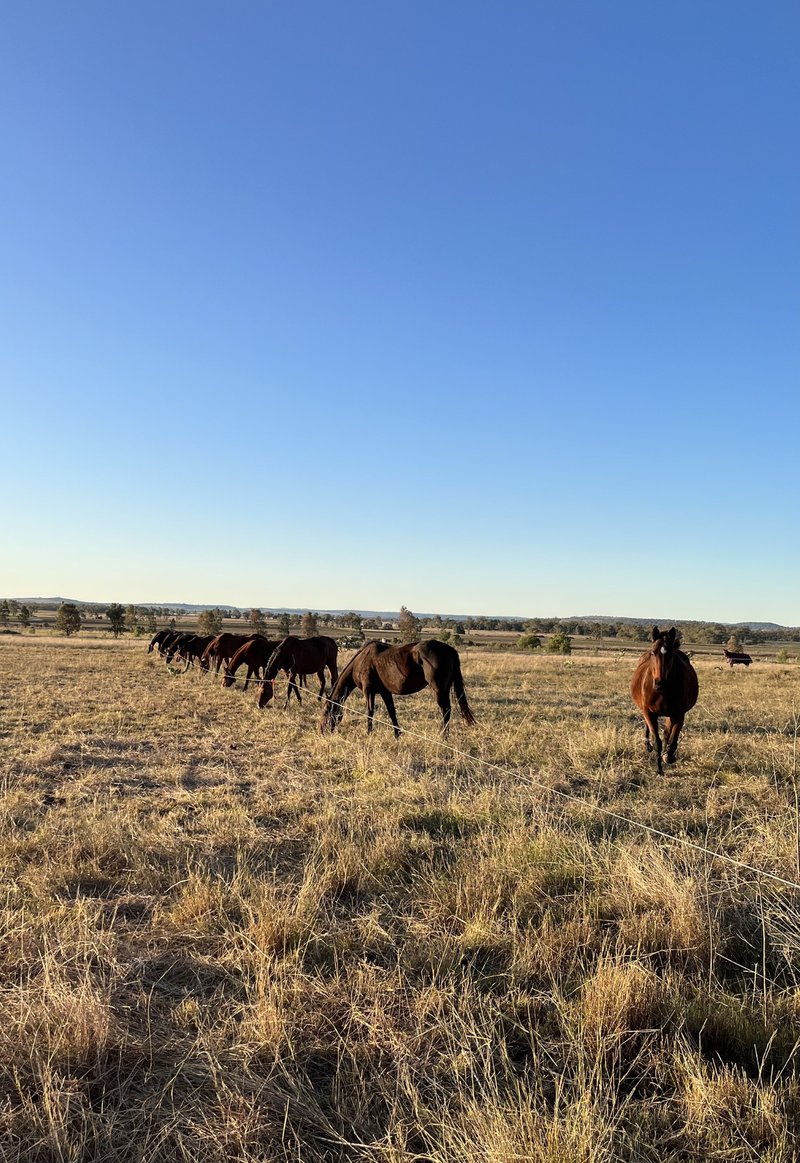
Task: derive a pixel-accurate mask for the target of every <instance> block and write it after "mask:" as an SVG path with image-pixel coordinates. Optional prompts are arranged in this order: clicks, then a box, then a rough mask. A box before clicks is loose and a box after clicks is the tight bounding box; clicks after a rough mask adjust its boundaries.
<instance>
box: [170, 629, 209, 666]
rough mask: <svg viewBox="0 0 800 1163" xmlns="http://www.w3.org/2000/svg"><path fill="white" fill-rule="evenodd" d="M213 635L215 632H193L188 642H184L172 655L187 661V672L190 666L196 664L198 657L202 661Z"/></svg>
mask: <svg viewBox="0 0 800 1163" xmlns="http://www.w3.org/2000/svg"><path fill="white" fill-rule="evenodd" d="M213 637H214V635H213V634H206V635H200V634H193V635H192V636H191V637H190V638H189V639H188V640H187V641H186V642H182V643H181V644H180V645H179V646H178V648H177V650H176V651H175V653H174V655H171V657H174V658H177V659H179V660H180V661H181V662H185V663H186V666H185V667H184V673H185V672H186V671H187V670H188V669H189V667H190V666H194V663H195V659H197V661H198V662H199V661H200V659H201V658H202V657H203V653H204V651H205V649H206V647H207V646H208V644H209V642H211V641H212V639H213Z"/></svg>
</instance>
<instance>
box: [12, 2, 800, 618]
mask: <svg viewBox="0 0 800 1163" xmlns="http://www.w3.org/2000/svg"><path fill="white" fill-rule="evenodd" d="M799 44H800V7H798V5H797V4H796V3H795V2H794V0H791V2H789V0H777V2H775V3H769V4H766V5H754V4H752V3H750V2H749V0H748V2H747V3H745V2H742V0H709V2H708V3H702V4H697V3H696V2H695V0H692V2H691V3H690V2H688V0H683V2H681V0H678V2H676V3H673V4H668V5H667V4H663V5H654V4H643V3H641V0H630V2H623V0H619V2H618V0H615V2H614V3H608V4H602V3H597V0H581V2H578V0H574V2H571V0H549V2H547V3H545V2H539V0H525V2H523V0H510V2H509V3H505V4H497V3H494V2H490V0H486V2H484V3H473V2H463V0H458V2H456V0H450V2H447V3H446V2H444V0H442V3H436V4H431V3H430V2H428V0H425V2H423V0H405V2H403V3H398V2H397V0H386V2H381V3H375V2H374V0H361V2H355V0H342V2H341V3H336V4H333V3H330V2H329V0H319V2H316V3H311V2H305V0H298V2H297V3H291V4H278V3H267V2H265V0H249V2H245V0H242V2H238V3H234V4H230V5H219V4H216V3H214V4H212V3H208V2H205V0H191V2H189V0H185V2H177V0H176V2H168V3H162V2H159V3H155V2H154V0H145V2H142V0H138V2H137V3H135V4H134V3H113V4H109V3H107V0H81V2H80V3H77V4H64V3H63V0H37V2H36V3H34V4H19V5H10V6H6V7H5V10H4V13H3V17H2V35H1V36H0V135H1V136H0V140H1V141H2V156H1V159H0V167H1V172H2V185H1V186H0V191H1V193H0V197H1V198H2V202H1V203H0V205H1V206H2V212H1V213H0V255H2V259H1V260H0V262H1V265H0V271H1V272H2V277H1V279H0V332H1V335H0V339H1V342H0V393H1V394H2V405H1V406H0V426H1V427H0V433H1V436H2V439H1V441H0V453H1V455H0V485H1V486H2V496H3V502H4V503H3V515H2V524H1V525H0V594H4V595H7V596H33V595H49V594H67V595H69V596H74V597H79V598H83V599H87V600H109V601H122V602H128V601H136V602H143V603H144V602H168V601H189V602H203V603H205V602H207V603H209V604H211V603H215V602H227V603H233V604H238V605H243V606H248V605H259V606H263V607H269V606H280V605H289V606H297V607H300V606H305V607H310V608H324V607H339V606H344V607H354V608H370V609H396V608H398V607H399V606H400V604H401V603H405V604H406V605H408V606H410V607H411V608H412V609H419V610H439V611H442V612H445V611H459V612H464V611H466V612H473V613H509V614H510V613H515V614H528V615H537V614H539V615H553V614H560V615H564V616H566V615H571V614H590V613H605V614H620V615H621V614H626V615H630V616H637V617H638V616H643V617H647V616H655V615H658V616H660V617H661V616H663V617H675V618H707V619H721V620H731V621H734V620H745V619H752V620H773V621H778V622H785V623H791V624H798V623H800V538H798V508H799V506H798V502H799V501H800V468H799V466H798V436H799V435H800V404H798V380H799V378H800V377H799V376H798V372H799V371H800V338H799V336H800V331H799V329H798V322H799V321H800V253H799V252H800V150H799V149H798V140H799V138H798V114H799V113H800V81H799V80H798V69H797V52H798V45H799Z"/></svg>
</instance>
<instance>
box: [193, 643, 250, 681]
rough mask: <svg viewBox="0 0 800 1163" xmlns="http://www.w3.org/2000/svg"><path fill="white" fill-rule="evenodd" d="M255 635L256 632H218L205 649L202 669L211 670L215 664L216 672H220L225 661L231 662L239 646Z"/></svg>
mask: <svg viewBox="0 0 800 1163" xmlns="http://www.w3.org/2000/svg"><path fill="white" fill-rule="evenodd" d="M255 637H257V635H255V634H217V636H216V638H212V639H211V641H210V642H209V644H208V646H207V647H206V648H205V650H204V651H203V657H202V658H201V659H200V669H201V670H210V669H211V667H212V666H213V667H214V673H215V674H219V668H220V667H221V666H222V664H223V662H225V663H228V662H230V660H231V659H232V658H233V656H234V654H235V653H236V651H237V650H238V649H239V647H240V646H244V644H245V642H249V641H250V639H251V638H255Z"/></svg>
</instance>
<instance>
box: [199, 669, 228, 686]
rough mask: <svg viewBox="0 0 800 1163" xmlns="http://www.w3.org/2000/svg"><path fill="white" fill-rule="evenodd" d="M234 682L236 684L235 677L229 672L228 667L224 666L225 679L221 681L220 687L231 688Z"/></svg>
mask: <svg viewBox="0 0 800 1163" xmlns="http://www.w3.org/2000/svg"><path fill="white" fill-rule="evenodd" d="M201 665H202V664H201ZM235 682H236V676H235V675H234V674H233V673H232V672H231V668H230V667H229V666H226V667H225V677H224V678H223V680H222V685H223V686H233V684H234V683H235Z"/></svg>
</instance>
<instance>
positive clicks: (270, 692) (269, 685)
mask: <svg viewBox="0 0 800 1163" xmlns="http://www.w3.org/2000/svg"><path fill="white" fill-rule="evenodd" d="M274 695H275V683H274V682H272V680H271V679H268V678H264V679H262V680H261V693H260V694H259V696H258V705H259V707H266V705H267V703H268V702H269V701H270V699H272V698H273V697H274Z"/></svg>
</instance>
